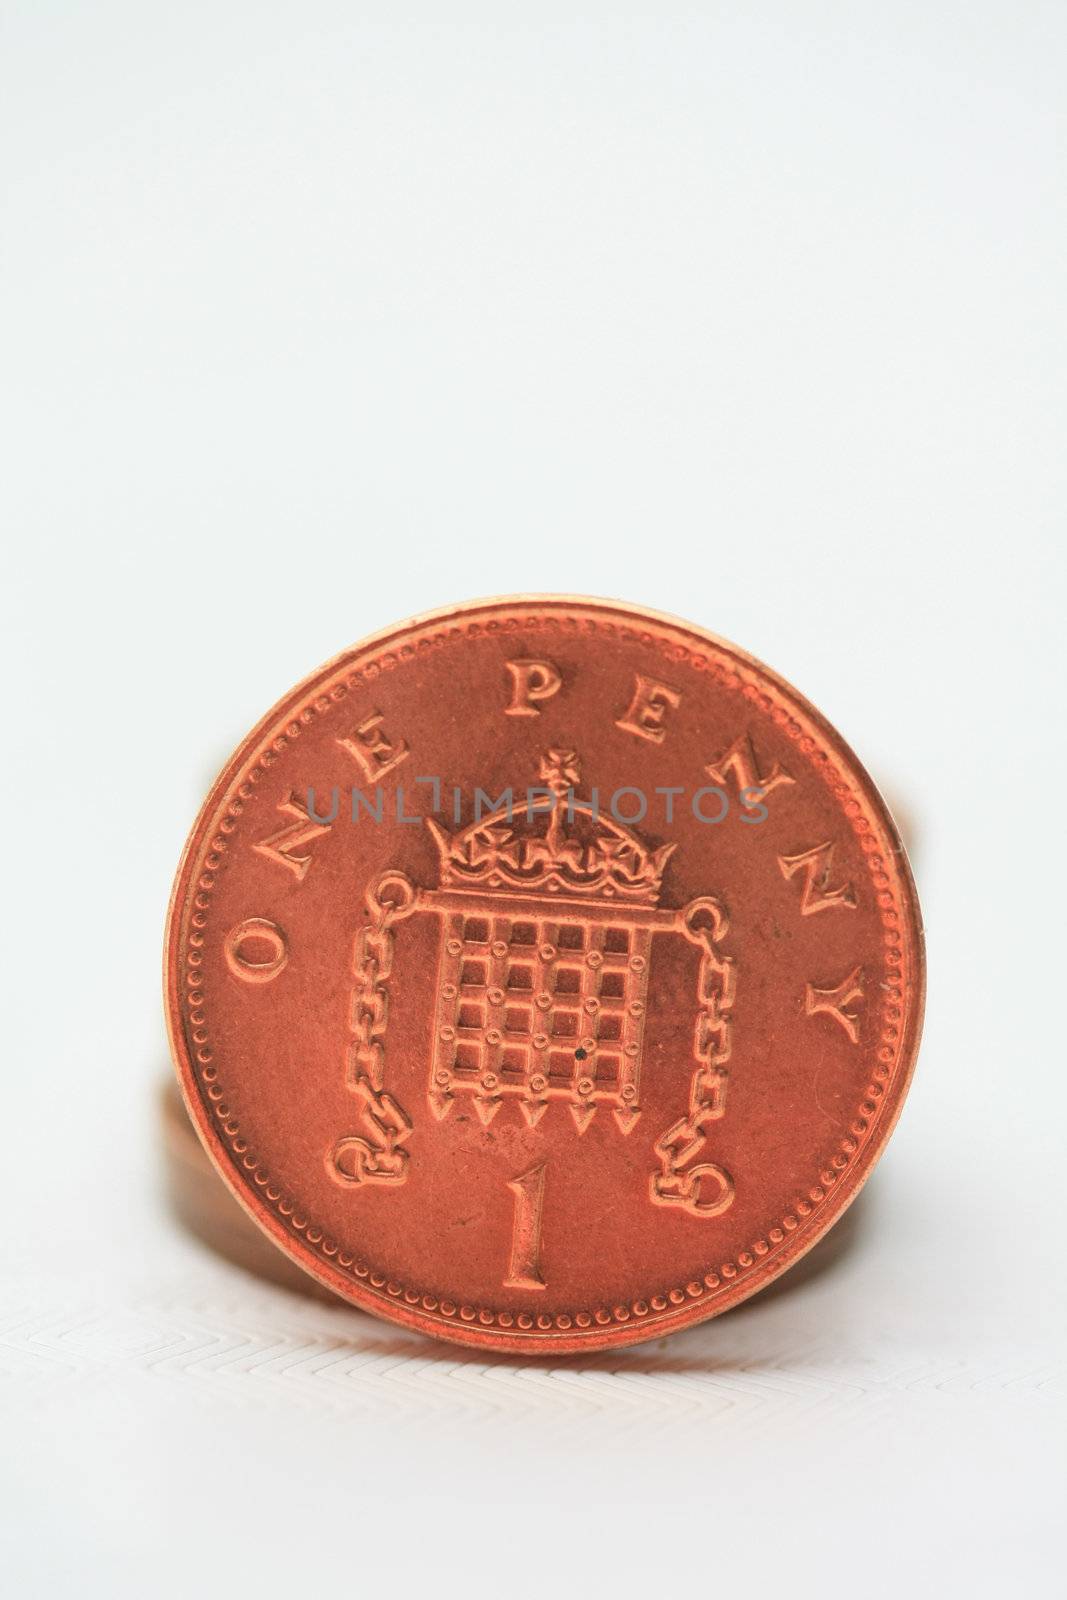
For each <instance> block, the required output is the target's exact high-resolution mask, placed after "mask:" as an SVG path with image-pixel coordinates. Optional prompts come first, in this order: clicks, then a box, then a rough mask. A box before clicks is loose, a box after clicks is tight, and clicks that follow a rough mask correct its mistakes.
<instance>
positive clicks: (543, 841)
mask: <svg viewBox="0 0 1067 1600" xmlns="http://www.w3.org/2000/svg"><path fill="white" fill-rule="evenodd" d="M165 969H166V1006H167V1016H168V1024H169V1029H170V1036H171V1044H172V1050H173V1054H174V1058H175V1062H176V1065H177V1069H178V1074H179V1078H180V1081H181V1084H182V1089H183V1092H184V1094H185V1098H186V1102H187V1104H188V1107H189V1109H190V1112H191V1114H192V1116H193V1119H194V1121H195V1123H196V1126H197V1128H198V1130H199V1132H200V1135H201V1138H202V1139H203V1140H204V1143H205V1145H206V1147H207V1149H208V1151H209V1153H210V1155H211V1156H212V1158H213V1160H214V1161H215V1163H216V1165H217V1167H218V1169H219V1171H220V1172H221V1173H222V1175H223V1177H224V1178H225V1179H226V1181H227V1183H228V1184H229V1185H230V1187H231V1189H232V1190H233V1191H234V1193H235V1194H236V1195H237V1197H238V1198H239V1199H240V1200H241V1201H242V1203H243V1204H244V1206H245V1207H246V1209H247V1210H248V1211H249V1212H250V1213H251V1215H252V1216H253V1217H254V1218H255V1220H256V1221H257V1222H258V1223H259V1224H260V1226H261V1227H262V1228H263V1230H264V1231H265V1232H266V1233H267V1234H268V1235H269V1236H270V1237H271V1238H272V1239H273V1240H274V1242H275V1243H276V1244H277V1245H278V1246H280V1248H281V1249H282V1250H284V1251H285V1252H286V1253H287V1254H288V1255H289V1256H290V1257H291V1258H292V1259H293V1260H294V1261H296V1262H297V1263H298V1264H299V1265H300V1266H302V1267H303V1268H304V1269H305V1270H306V1271H307V1272H309V1273H311V1274H312V1276H313V1277H315V1278H316V1279H318V1280H319V1281H320V1282H321V1283H323V1284H325V1285H326V1286H327V1287H329V1288H331V1289H333V1290H334V1291H335V1292H336V1293H338V1294H340V1295H342V1296H343V1297H345V1298H346V1299H348V1300H350V1301H352V1302H354V1303H355V1304H357V1305H360V1306H362V1307H364V1308H365V1309H366V1310H368V1311H372V1312H374V1313H376V1314H377V1315H379V1316H383V1317H386V1318H389V1319H392V1320H394V1321H397V1322H401V1323H404V1324H407V1325H409V1326H412V1327H415V1328H418V1329H420V1330H422V1331H423V1332H425V1333H428V1334H433V1335H436V1336H439V1337H443V1338H446V1339H452V1340H455V1341H457V1342H459V1343H464V1344H473V1345H478V1346H481V1347H483V1348H488V1349H496V1350H504V1351H508V1350H510V1351H515V1352H526V1353H537V1352H540V1353H542V1354H561V1353H566V1352H570V1351H576V1350H583V1349H596V1348H601V1347H605V1346H611V1345H621V1344H627V1343H632V1342H635V1341H637V1340H641V1339H648V1338H651V1337H655V1336H660V1335H663V1334H666V1333H669V1332H671V1331H674V1330H676V1329H679V1328H682V1327H685V1326H687V1325H689V1324H691V1323H693V1322H697V1321H699V1320H701V1319H703V1318H705V1317H710V1316H713V1315H715V1314H716V1313H717V1312H720V1311H722V1310H725V1309H726V1308H727V1307H729V1306H732V1305H735V1304H736V1303H737V1302H738V1301H740V1300H743V1299H745V1298H746V1297H747V1296H749V1295H751V1294H753V1293H755V1292H756V1291H757V1290H758V1289H760V1288H761V1287H763V1286H764V1285H765V1284H767V1283H768V1282H770V1281H771V1280H772V1279H773V1278H775V1277H776V1276H777V1275H778V1274H780V1273H781V1272H783V1271H785V1270H786V1268H788V1267H789V1266H790V1265H791V1264H792V1263H794V1262H795V1261H796V1260H797V1259H798V1258H799V1257H800V1256H802V1255H803V1254H804V1253H805V1251H807V1250H808V1249H809V1248H810V1247H811V1245H812V1244H814V1243H815V1241H816V1240H817V1239H818V1238H819V1237H820V1236H821V1235H823V1234H824V1233H825V1232H826V1230H827V1229H828V1228H829V1227H830V1226H831V1225H832V1224H833V1222H834V1221H835V1220H836V1218H837V1217H839V1216H840V1215H841V1213H842V1211H843V1210H844V1209H845V1207H846V1206H847V1205H848V1203H849V1201H850V1200H851V1199H852V1198H853V1197H854V1196H855V1194H856V1192H857V1190H858V1189H859V1187H860V1185H861V1184H862V1183H863V1181H864V1179H865V1178H866V1177H867V1175H868V1174H869V1172H870V1170H871V1167H872V1165H873V1164H874V1162H875V1161H876V1159H877V1157H878V1155H879V1153H880V1151H881V1149H882V1148H883V1146H884V1144H885V1141H886V1139H887V1138H888V1136H889V1133H890V1131H891V1129H892V1127H893V1125H894V1123H895V1121H896V1118H897V1115H898V1113H899V1110H900V1106H901V1102H902V1099H903V1096H904V1094H905V1092H906V1089H907V1085H908V1082H909V1079H910V1076H911V1072H912V1067H913V1063H914V1057H915V1052H916V1049H917V1045H918V1037H919V1031H920V1027H921V1019H922V1005H923V992H924V963H923V946H922V931H921V923H920V918H919V911H918V904H917V900H916V895H915V890H914V886H913V883H912V880H911V875H910V872H909V869H908V865H907V861H906V858H905V856H904V852H903V849H902V846H901V844H900V840H899V837H898V835H897V832H896V829H895V827H894V825H893V822H892V820H891V818H890V816H889V814H888V811H887V810H886V807H885V805H884V803H883V802H882V800H881V798H880V797H879V795H878V793H877V791H876V789H875V787H874V785H873V784H872V782H871V780H870V779H869V777H868V776H867V775H866V773H865V772H864V770H863V768H862V767H861V766H860V764H859V762H858V761H857V759H856V757H855V756H854V755H853V754H852V752H851V751H850V750H849V748H848V746H847V745H845V743H844V742H843V740H842V739H841V738H840V736H839V735H838V734H836V733H835V732H834V730H833V729H832V728H831V727H830V726H829V725H828V724H827V722H826V721H825V719H823V718H822V717H821V716H820V715H819V714H818V713H817V712H816V711H814V710H813V708H812V707H811V706H810V705H809V704H808V703H807V702H806V701H805V700H804V699H803V698H802V697H801V696H800V695H799V694H798V693H797V692H796V691H795V690H794V689H792V688H790V687H789V685H787V684H786V683H784V682H783V681H782V679H780V678H779V677H777V676H776V675H775V674H774V673H772V672H771V671H770V670H769V669H768V668H766V667H764V666H762V665H761V664H760V663H758V662H756V661H755V660H753V659H752V658H751V657H750V656H748V655H746V654H745V653H744V652H743V651H741V650H739V649H737V648H736V647H734V646H732V645H730V644H727V643H726V642H724V641H723V640H721V639H717V638H714V637H713V636H711V635H709V634H707V633H704V632H703V631H702V630H701V629H699V628H696V627H694V626H692V625H690V624H687V623H684V622H681V621H678V620H675V619H673V618H669V617H664V616H660V615H657V614H654V613H649V612H645V611H642V610H638V609H636V608H634V607H632V606H623V605H618V604H615V603H612V602H608V601H601V600H590V599H581V598H569V597H558V596H552V597H518V598H515V599H501V600H491V601H484V602H477V603H474V604H470V605H465V606H459V607H454V608H452V609H450V610H446V611H442V612H439V613H435V614H433V615H429V616H424V617H418V618H414V619H412V620H411V621H408V622H405V623H402V624H399V625H397V626H396V627H394V628H391V629H389V630H387V631H386V632H384V633H381V634H378V635H376V636H375V637H374V638H372V639H369V640H366V641H364V642H363V643H362V644H360V645H357V646H355V647H354V648H353V649H352V650H350V651H348V652H347V653H346V654H345V655H343V656H341V657H339V658H337V659H336V660H334V661H332V662H330V663H329V664H328V665H327V666H325V667H323V668H321V669H320V670H319V671H318V672H316V673H314V674H313V675H312V677H310V678H309V679H307V680H306V681H305V682H304V683H302V684H301V685H300V686H299V687H298V688H296V689H295V690H293V692H292V693H291V694H289V695H288V696H286V698H285V699H284V700H283V701H282V702H281V703H280V704H279V705H278V706H276V707H275V708H274V710H273V711H271V712H270V713H268V715H267V716H266V717H265V718H264V719H263V721H262V722H261V723H260V724H259V725H258V726H257V727H256V728H255V729H254V730H253V732H252V733H251V734H250V735H249V736H248V738H247V739H246V740H245V741H244V742H243V743H242V744H241V746H240V747H239V749H238V750H237V751H236V753H235V754H234V756H233V757H232V759H231V760H230V762H229V763H228V764H227V766H226V768H225V770H224V771H223V773H222V775H221V776H220V778H219V779H218V781H217V783H216V784H215V786H214V788H213V789H212V791H211V793H210V795H209V796H208V798H207V801H206V802H205V805H204V807H203V810H202V812H201V814H200V817H199V818H198V820H197V822H196V825H195V827H194V829H193V832H192V835H191V837H190V839H189V841H188V844H187V845H186V849H185V853H184V855H183V857H182V861H181V864H180V867H179V870H178V876H177V880H176V883H175V888H174V893H173V896H172V901H171V908H170V914H169V918H168V928H167V945H166V960H165Z"/></svg>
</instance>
